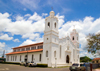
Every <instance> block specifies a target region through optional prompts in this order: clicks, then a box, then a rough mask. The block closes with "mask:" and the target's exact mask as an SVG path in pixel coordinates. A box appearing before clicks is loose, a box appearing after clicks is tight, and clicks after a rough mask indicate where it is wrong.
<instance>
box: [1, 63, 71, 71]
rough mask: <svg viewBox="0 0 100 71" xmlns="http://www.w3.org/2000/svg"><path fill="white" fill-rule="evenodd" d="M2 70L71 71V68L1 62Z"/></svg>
mask: <svg viewBox="0 0 100 71" xmlns="http://www.w3.org/2000/svg"><path fill="white" fill-rule="evenodd" d="M0 71H70V70H69V68H68V67H67V68H34V67H24V66H20V65H13V64H0Z"/></svg>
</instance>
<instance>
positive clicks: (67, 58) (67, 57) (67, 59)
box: [66, 55, 69, 63]
mask: <svg viewBox="0 0 100 71" xmlns="http://www.w3.org/2000/svg"><path fill="white" fill-rule="evenodd" d="M66 63H69V55H67V56H66Z"/></svg>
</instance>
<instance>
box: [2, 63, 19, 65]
mask: <svg viewBox="0 0 100 71" xmlns="http://www.w3.org/2000/svg"><path fill="white" fill-rule="evenodd" d="M2 63H3V64H16V65H20V63H18V62H2Z"/></svg>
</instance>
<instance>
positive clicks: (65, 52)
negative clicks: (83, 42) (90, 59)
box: [6, 11, 80, 67]
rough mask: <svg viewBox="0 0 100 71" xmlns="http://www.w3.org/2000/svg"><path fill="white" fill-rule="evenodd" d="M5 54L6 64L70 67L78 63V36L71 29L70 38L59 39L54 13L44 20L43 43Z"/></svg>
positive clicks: (19, 48)
mask: <svg viewBox="0 0 100 71" xmlns="http://www.w3.org/2000/svg"><path fill="white" fill-rule="evenodd" d="M12 49H13V52H11V53H7V54H6V61H7V62H21V61H29V62H31V61H34V62H36V63H40V64H48V67H55V66H56V67H58V66H70V65H71V64H73V63H80V57H79V34H78V32H77V31H76V29H73V30H72V32H71V33H70V36H67V37H65V38H62V39H59V32H58V18H57V17H56V16H55V13H54V11H51V12H50V15H49V16H48V17H46V19H45V30H44V39H43V42H39V43H35V44H30V45H25V46H19V47H15V48H12Z"/></svg>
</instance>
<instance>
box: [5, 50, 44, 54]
mask: <svg viewBox="0 0 100 71" xmlns="http://www.w3.org/2000/svg"><path fill="white" fill-rule="evenodd" d="M40 51H43V49H36V50H28V51H19V52H11V53H7V54H6V55H10V54H21V53H31V52H40Z"/></svg>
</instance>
